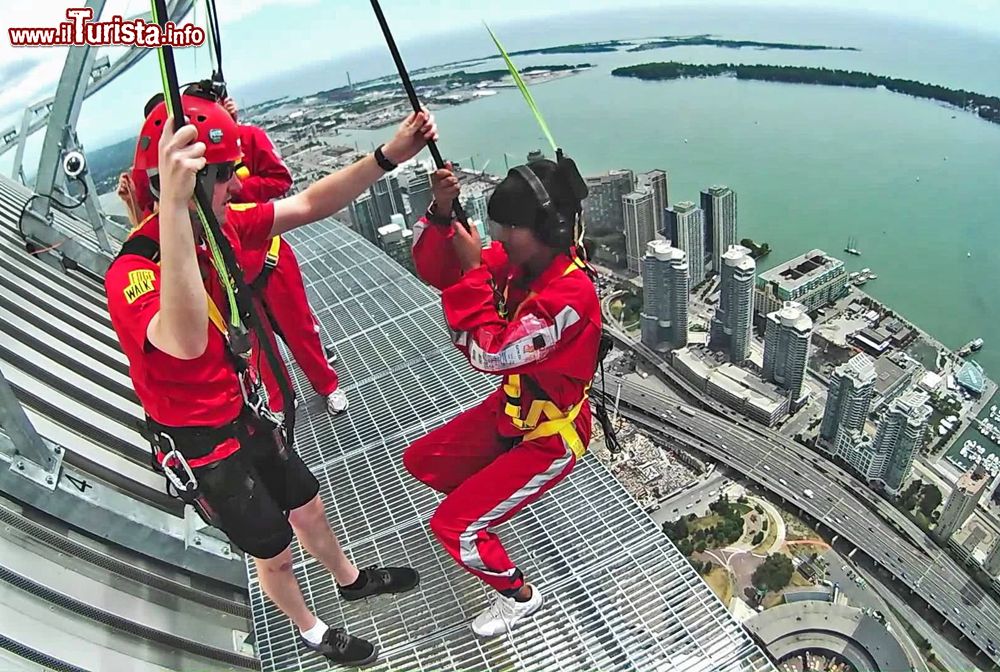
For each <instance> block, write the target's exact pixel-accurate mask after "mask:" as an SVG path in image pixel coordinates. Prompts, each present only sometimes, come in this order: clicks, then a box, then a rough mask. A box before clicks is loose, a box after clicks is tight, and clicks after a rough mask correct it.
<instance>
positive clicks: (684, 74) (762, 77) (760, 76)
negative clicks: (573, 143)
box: [611, 61, 1000, 124]
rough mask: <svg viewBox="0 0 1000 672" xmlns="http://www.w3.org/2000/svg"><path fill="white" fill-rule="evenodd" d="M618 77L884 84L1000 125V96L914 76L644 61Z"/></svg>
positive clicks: (616, 72) (617, 70) (619, 71)
mask: <svg viewBox="0 0 1000 672" xmlns="http://www.w3.org/2000/svg"><path fill="white" fill-rule="evenodd" d="M611 74H612V75H613V76H615V77H634V78H636V79H643V80H671V79H684V78H688V77H735V78H736V79H746V80H758V81H763V82H784V83H789V84H821V85H825V86H851V87H857V88H869V89H871V88H876V87H879V86H881V87H884V88H886V89H888V90H889V91H893V92H896V93H903V94H906V95H909V96H914V97H916V98H927V99H930V100H936V101H939V102H942V103H947V104H948V105H952V106H954V107H957V108H960V109H962V110H966V111H968V112H973V113H975V114H978V115H979V116H980V117H981V118H983V119H985V120H986V121H989V122H992V123H994V124H1000V98H998V97H997V96H988V95H985V94H982V93H976V92H974V91H965V90H964V89H949V88H947V87H944V86H938V85H937V84H925V83H923V82H917V81H914V80H912V79H897V78H895V77H884V76H882V75H875V74H872V73H870V72H857V71H853V70H831V69H829V68H808V67H800V66H794V65H736V64H732V63H723V64H717V65H698V64H691V63H678V62H676V61H669V62H662V63H643V64H641V65H630V66H628V67H624V68H615V69H614V70H612V71H611Z"/></svg>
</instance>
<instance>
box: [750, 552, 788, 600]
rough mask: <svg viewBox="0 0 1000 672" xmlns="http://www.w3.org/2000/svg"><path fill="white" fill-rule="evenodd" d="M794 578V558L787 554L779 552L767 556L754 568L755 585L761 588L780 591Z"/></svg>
mask: <svg viewBox="0 0 1000 672" xmlns="http://www.w3.org/2000/svg"><path fill="white" fill-rule="evenodd" d="M791 580H792V560H791V558H789V557H788V556H787V555H781V554H778V553H775V554H772V555H769V556H767V560H765V561H764V562H763V564H761V565H760V566H759V567H757V569H756V570H754V573H753V577H752V578H751V581H753V585H754V586H756V587H757V588H758V589H760V590H767V591H772V592H774V591H778V590H781V589H782V588H784V587H785V586H787V585H788V582H789V581H791Z"/></svg>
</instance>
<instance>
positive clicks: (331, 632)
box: [299, 628, 378, 667]
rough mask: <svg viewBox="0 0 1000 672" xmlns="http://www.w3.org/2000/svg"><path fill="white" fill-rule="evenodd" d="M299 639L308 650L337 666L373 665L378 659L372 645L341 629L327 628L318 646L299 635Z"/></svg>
mask: <svg viewBox="0 0 1000 672" xmlns="http://www.w3.org/2000/svg"><path fill="white" fill-rule="evenodd" d="M299 639H300V640H301V641H302V643H303V644H305V645H306V646H307V647H308V648H310V649H312V650H313V651H315V652H316V653H318V654H320V655H322V656H325V657H326V658H328V659H329V660H332V661H333V662H335V663H337V664H338V665H345V666H350V667H361V666H363V665H370V664H371V663H374V662H375V659H376V658H378V649H377V648H375V645H374V644H372V643H371V642H369V641H367V640H365V639H361V638H360V637H353V636H351V635H349V634H347V633H346V632H345V631H344V630H342V629H341V628H329V629H328V630H327V631H326V632H325V633H324V634H323V641H322V642H320V643H319V644H313V643H312V642H310V641H309V640H308V639H306V638H305V637H302V636H301V635H299Z"/></svg>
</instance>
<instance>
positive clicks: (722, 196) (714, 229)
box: [701, 186, 737, 273]
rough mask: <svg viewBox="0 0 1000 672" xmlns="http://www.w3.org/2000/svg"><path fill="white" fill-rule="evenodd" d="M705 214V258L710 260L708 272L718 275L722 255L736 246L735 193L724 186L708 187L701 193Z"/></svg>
mask: <svg viewBox="0 0 1000 672" xmlns="http://www.w3.org/2000/svg"><path fill="white" fill-rule="evenodd" d="M701 209H702V210H703V211H704V212H705V258H706V259H708V258H711V264H710V265H709V268H710V270H712V271H715V272H716V273H720V272H721V271H720V268H721V266H720V264H721V263H722V262H721V260H722V255H723V254H725V252H726V250H728V249H729V246H730V245H735V244H736V240H737V238H736V216H737V209H736V192H735V191H733V190H732V189H730V188H729V187H725V186H717V187H709V188H708V189H706V190H705V191H703V192H701Z"/></svg>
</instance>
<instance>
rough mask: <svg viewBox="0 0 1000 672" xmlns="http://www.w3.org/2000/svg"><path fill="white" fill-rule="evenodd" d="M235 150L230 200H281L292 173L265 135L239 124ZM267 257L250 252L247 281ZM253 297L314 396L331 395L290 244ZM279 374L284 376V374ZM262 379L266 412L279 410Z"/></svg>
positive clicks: (332, 380)
mask: <svg viewBox="0 0 1000 672" xmlns="http://www.w3.org/2000/svg"><path fill="white" fill-rule="evenodd" d="M240 145H241V147H242V149H243V165H242V166H240V167H239V168H238V169H237V171H236V174H237V176H239V178H240V184H241V185H242V188H241V190H240V191H239V192H238V193H237V194H235V195H234V196H233V200H234V201H236V202H238V203H263V202H266V201H269V200H271V199H273V198H280V197H281V196H283V195H284V194H285V193H286V192H287V191H288V190H289V189H290V188H291V186H292V174H291V173H290V172H289V171H288V167H287V166H285V163H284V162H283V161H282V160H281V157H280V156H279V155H278V150H277V149H276V148H275V147H274V145H273V144H272V143H271V140H270V139H269V138H268V137H267V134H266V133H265V132H264V130H263V129H261V128H258V127H256V126H250V125H248V124H241V125H240ZM267 252H268V249H267V248H263V249H258V250H255V251H254V256H253V259H252V260H251V261H248V262H247V265H246V267H245V268H244V271H245V274H246V278H247V282H252V281H253V280H255V279H256V278H257V277H258V276H259V275H260V273H261V270H262V269H263V268H264V262H265V260H266V258H267ZM258 295H259V296H260V297H261V298H262V299H263V304H264V306H265V307H266V310H267V313H268V317H269V319H271V320H272V321H273V324H272V326H273V327H274V330H275V331H276V332H277V333H278V335H279V336H281V339H282V340H283V341H284V342H285V344H286V345H287V346H288V349H289V350H291V352H292V356H293V357H295V361H296V362H298V364H299V367H301V369H302V372H303V373H304V374H305V376H306V378H308V379H309V383H310V384H311V385H312V388H313V389H314V390H315V391H316V393H317V394H319V395H321V396H324V397H325V396H327V395H329V394H330V393H332V392H333V391H334V390H336V389H337V385H338V380H337V373H336V372H335V371H334V370H333V368H332V367H331V366H330V364H329V362H328V361H327V359H326V353H325V352H324V350H323V344H322V342H321V341H320V338H319V321H318V320H317V319H316V316H315V315H314V314H313V312H312V308H311V307H310V306H309V300H308V299H307V298H306V288H305V285H304V284H303V282H302V271H301V269H300V268H299V262H298V259H296V258H295V254H294V253H293V252H292V247H291V245H289V244H288V243H286V242H285V241H281V243H280V249H279V250H278V257H277V264H276V265H275V266H274V267H273V268H272V269H271V270H270V271H269V272H268V277H267V278H266V282H264V283H263V288H262V289H261V290H260V291H259V292H258ZM284 375H285V376H287V375H288V374H287V371H286V372H284ZM261 376H262V378H263V381H264V385H265V386H266V387H267V391H268V396H269V398H270V400H271V408H272V409H273V410H281V401H280V400H281V393H280V391H279V388H278V382H277V379H276V378H275V377H274V375H273V373H272V372H271V369H270V367H267V366H263V367H261Z"/></svg>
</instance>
